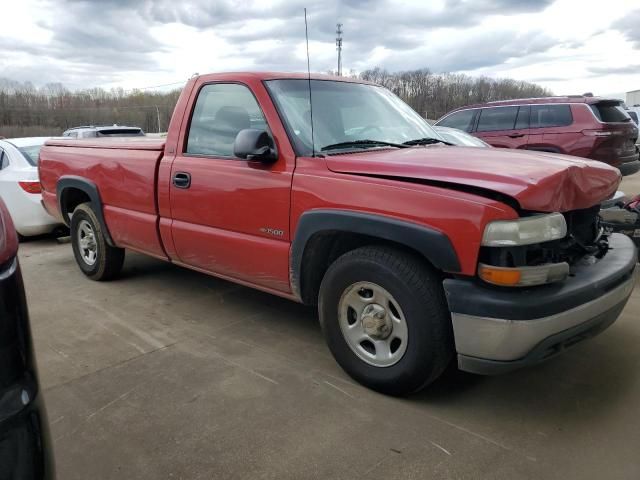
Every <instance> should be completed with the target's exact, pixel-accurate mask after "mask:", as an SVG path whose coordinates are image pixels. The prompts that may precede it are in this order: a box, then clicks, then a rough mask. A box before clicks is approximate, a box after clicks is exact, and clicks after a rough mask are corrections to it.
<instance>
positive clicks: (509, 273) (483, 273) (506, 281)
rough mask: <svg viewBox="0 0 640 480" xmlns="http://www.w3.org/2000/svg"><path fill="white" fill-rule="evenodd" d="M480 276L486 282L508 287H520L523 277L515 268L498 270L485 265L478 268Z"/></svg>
mask: <svg viewBox="0 0 640 480" xmlns="http://www.w3.org/2000/svg"><path fill="white" fill-rule="evenodd" d="M478 275H480V278H481V279H482V280H484V281H485V282H488V283H493V284H494V285H504V286H507V287H513V286H516V285H518V283H520V277H521V273H520V271H519V270H516V269H514V268H498V267H492V266H490V265H483V264H480V266H479V267H478Z"/></svg>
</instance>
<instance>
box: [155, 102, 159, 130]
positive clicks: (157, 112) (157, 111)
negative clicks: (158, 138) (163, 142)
mask: <svg viewBox="0 0 640 480" xmlns="http://www.w3.org/2000/svg"><path fill="white" fill-rule="evenodd" d="M154 107H156V114H157V115H158V133H160V109H159V108H158V106H157V105H154Z"/></svg>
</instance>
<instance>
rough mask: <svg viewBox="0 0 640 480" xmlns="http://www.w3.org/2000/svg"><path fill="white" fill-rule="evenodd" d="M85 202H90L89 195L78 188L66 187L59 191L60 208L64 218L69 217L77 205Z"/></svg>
mask: <svg viewBox="0 0 640 480" xmlns="http://www.w3.org/2000/svg"><path fill="white" fill-rule="evenodd" d="M85 202H91V198H90V197H89V195H88V194H87V193H86V192H85V191H83V190H80V189H79V188H73V187H68V188H65V189H64V190H63V191H62V193H61V198H60V208H61V210H62V212H61V213H62V215H63V217H64V218H65V219H69V217H70V214H71V213H73V211H74V210H75V209H76V207H77V206H78V205H80V204H81V203H85Z"/></svg>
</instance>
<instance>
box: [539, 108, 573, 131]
mask: <svg viewBox="0 0 640 480" xmlns="http://www.w3.org/2000/svg"><path fill="white" fill-rule="evenodd" d="M571 123H573V117H572V116H571V107H570V106H569V105H532V106H531V128H543V127H566V126H567V125H571Z"/></svg>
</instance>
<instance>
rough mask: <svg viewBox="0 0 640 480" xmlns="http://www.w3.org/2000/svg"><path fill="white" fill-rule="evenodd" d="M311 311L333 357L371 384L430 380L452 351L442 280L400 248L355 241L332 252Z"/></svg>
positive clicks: (391, 386) (404, 391) (404, 388)
mask: <svg viewBox="0 0 640 480" xmlns="http://www.w3.org/2000/svg"><path fill="white" fill-rule="evenodd" d="M367 287H370V288H369V291H368V290H367ZM378 302H379V303H378ZM385 303H386V305H385ZM362 305H364V307H363V308H360V307H362ZM376 305H377V306H382V308H383V309H384V312H382V311H380V310H379V309H378V307H377V306H376ZM318 311H319V315H320V324H321V326H322V331H323V333H324V335H325V338H326V341H327V344H328V346H329V349H330V350H331V352H332V354H333V356H334V357H335V359H336V361H337V362H338V364H339V365H340V366H341V367H342V368H343V369H344V370H345V371H346V372H347V373H348V374H349V375H350V376H351V377H352V378H354V379H355V380H357V381H358V382H360V383H362V384H363V385H365V386H367V387H369V388H371V389H373V390H376V391H379V392H382V393H385V394H389V395H397V396H404V395H408V394H410V393H413V392H416V391H418V390H420V389H422V388H424V387H426V386H427V385H428V384H430V383H431V382H433V381H434V380H436V379H437V378H438V377H439V376H440V375H441V374H442V373H443V372H444V370H445V369H446V368H447V366H448V365H449V363H450V362H451V359H452V357H453V353H454V342H453V329H452V325H451V316H450V313H449V309H448V307H447V303H446V299H445V295H444V290H443V288H442V284H441V280H440V278H439V276H438V274H437V272H436V271H435V270H434V269H433V268H432V267H430V265H428V264H426V262H424V261H423V260H422V259H421V258H419V257H417V256H414V255H411V254H408V253H405V252H403V251H401V250H396V249H393V248H388V247H375V246H371V247H361V248H358V249H356V250H352V251H350V252H347V253H345V254H344V255H342V256H341V257H339V258H338V259H337V260H336V261H335V262H334V263H333V264H332V265H331V266H330V267H329V269H328V270H327V272H326V274H325V276H324V278H323V280H322V283H321V285H320V295H319V298H318ZM372 319H373V320H372ZM398 320H400V321H398ZM403 321H404V326H403ZM389 326H391V327H389ZM360 330H362V331H360ZM363 334H364V337H363V336H362V335H363ZM385 335H386V338H384V337H385ZM356 337H357V338H356ZM360 338H362V339H363V340H362V341H360ZM354 339H355V340H354ZM385 343H386V344H388V345H387V347H385V346H384V345H385ZM394 344H395V350H394Z"/></svg>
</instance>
